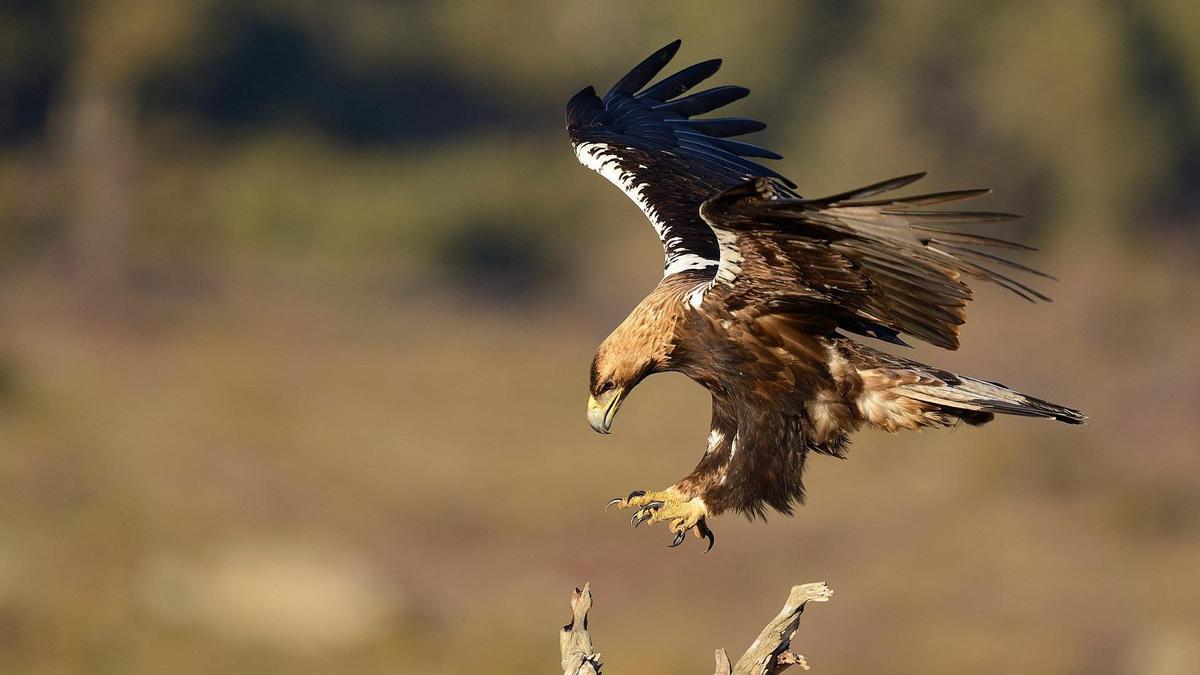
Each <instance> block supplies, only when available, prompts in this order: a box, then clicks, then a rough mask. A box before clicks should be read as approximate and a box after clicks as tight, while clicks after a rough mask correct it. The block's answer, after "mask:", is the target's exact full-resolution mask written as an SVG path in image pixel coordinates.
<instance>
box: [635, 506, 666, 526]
mask: <svg viewBox="0 0 1200 675" xmlns="http://www.w3.org/2000/svg"><path fill="white" fill-rule="evenodd" d="M662 507H663V503H662V502H658V501H654V502H650V503H649V504H646V505H645V506H643V507H642V508H640V509H638V510H637V511H636V512H635V513H634V514H633V518H630V519H629V524H630V525H633V526H634V527H637V526H638V525H641V524H642V523H644V522H646V521H647V520H650V519H651V518H652V517H654V512H655V511H657V510H659V509H661V508H662Z"/></svg>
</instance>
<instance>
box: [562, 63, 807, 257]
mask: <svg viewBox="0 0 1200 675" xmlns="http://www.w3.org/2000/svg"><path fill="white" fill-rule="evenodd" d="M679 45H680V41H679V40H676V41H675V42H672V43H671V44H669V45H667V46H666V47H663V48H662V49H660V50H658V51H657V52H655V53H654V54H651V55H650V57H649V58H647V59H646V60H645V61H642V62H641V63H640V64H638V65H637V66H636V67H635V68H634V69H633V70H631V71H629V73H628V74H626V75H625V76H624V77H622V78H621V79H620V80H619V81H618V82H617V83H616V84H615V85H613V88H612V89H610V90H609V91H608V93H607V94H605V95H604V98H600V97H599V96H597V95H596V92H595V90H594V89H593V88H592V87H588V88H586V89H584V90H583V91H581V92H579V93H578V94H576V95H575V96H574V97H572V98H571V100H570V102H569V103H567V132H568V134H569V135H570V137H571V144H572V146H574V148H575V154H576V156H578V157H579V161H580V162H581V163H582V164H583V165H584V166H586V167H588V168H590V169H593V170H595V171H597V172H599V173H600V174H601V175H602V176H604V177H605V178H607V179H608V180H610V181H612V183H613V184H615V185H616V186H617V187H619V188H621V190H622V191H624V192H625V194H626V195H628V196H629V198H630V199H632V200H633V201H634V202H635V203H636V204H637V205H638V206H639V207H640V208H641V209H642V211H643V212H644V213H645V214H646V217H647V218H649V219H650V222H651V224H652V225H653V226H654V229H655V231H656V232H657V233H658V237H659V239H660V240H661V241H662V244H663V250H664V253H665V254H666V263H665V270H664V272H663V276H664V277H666V276H669V275H672V274H676V273H679V272H683V271H687V270H704V271H706V272H707V273H708V274H709V275H711V274H712V273H714V272H715V271H716V267H717V263H718V260H719V258H720V252H719V250H718V247H717V240H716V237H715V236H714V234H713V232H712V230H710V229H709V227H708V226H707V225H705V224H704V221H703V220H702V219H701V218H700V215H699V208H700V204H701V203H702V202H703V201H704V200H705V199H708V198H709V197H712V196H713V195H715V194H717V193H719V192H720V191H721V190H724V189H726V188H728V187H731V186H734V185H737V184H739V183H741V182H743V181H745V180H747V179H749V178H754V177H756V176H771V177H774V178H776V179H777V180H780V181H782V184H781V185H787V186H789V187H788V188H786V189H790V187H794V186H793V185H792V183H791V182H790V181H788V180H787V179H786V178H784V177H782V176H780V175H779V174H777V173H775V172H774V171H772V170H770V169H768V168H766V167H764V166H761V165H759V164H756V163H755V162H753V161H750V160H749V159H746V158H747V157H762V158H768V159H779V158H780V155H777V154H775V153H773V152H771V151H769V150H764V149H762V148H760V147H757V146H754V145H750V144H749V143H743V142H741V141H735V140H729V139H730V137H732V136H740V135H742V134H747V133H750V132H753V131H759V130H761V129H764V128H765V127H766V125H764V124H763V123H761V122H757V121H755V120H750V119H744V118H740V117H727V118H710V119H692V118H693V117H695V116H697V115H702V114H704V113H707V112H711V111H713V110H716V109H717V108H720V107H722V106H724V105H727V104H729V103H731V102H733V101H736V100H738V99H740V98H742V97H744V96H746V95H747V94H749V93H750V90H749V89H746V88H744V87H733V86H725V87H716V88H714V89H706V90H704V91H701V92H698V93H695V94H691V95H688V96H684V94H685V93H686V92H688V91H689V90H691V89H692V88H693V87H695V86H696V85H698V84H700V83H701V82H703V81H704V80H706V79H708V78H709V77H711V76H712V75H713V73H716V72H717V69H718V68H720V67H721V62H720V60H717V59H713V60H711V61H704V62H703V63H697V64H696V65H694V66H690V67H688V68H684V69H683V70H681V71H679V72H677V73H675V74H674V75H671V76H669V77H666V78H663V79H662V80H660V81H659V82H657V83H656V84H653V85H651V86H646V85H648V84H649V83H650V80H652V79H654V77H655V76H656V75H657V74H658V73H659V71H661V70H662V69H663V68H664V67H665V66H666V65H667V63H668V62H669V61H670V60H671V58H672V57H673V56H675V52H677V51H678V50H679Z"/></svg>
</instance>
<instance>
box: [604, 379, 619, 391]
mask: <svg viewBox="0 0 1200 675" xmlns="http://www.w3.org/2000/svg"><path fill="white" fill-rule="evenodd" d="M616 386H617V384H616V383H615V382H613V381H612V380H605V381H604V384H602V385H600V393H601V394H603V393H604V392H606V391H610V390H612V389H614V388H616Z"/></svg>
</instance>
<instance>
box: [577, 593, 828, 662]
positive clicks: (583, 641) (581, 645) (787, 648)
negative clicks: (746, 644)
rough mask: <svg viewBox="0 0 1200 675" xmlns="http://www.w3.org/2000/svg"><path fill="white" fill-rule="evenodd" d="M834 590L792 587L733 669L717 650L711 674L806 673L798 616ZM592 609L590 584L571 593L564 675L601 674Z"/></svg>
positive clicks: (724, 654) (822, 600)
mask: <svg viewBox="0 0 1200 675" xmlns="http://www.w3.org/2000/svg"><path fill="white" fill-rule="evenodd" d="M831 595H833V591H831V590H830V589H829V587H828V586H826V585H825V584H824V583H823V582H820V583H815V584H804V585H803V586H794V587H792V592H791V593H790V594H789V595H788V599H787V602H786V603H784V605H783V609H782V610H780V611H779V614H778V615H776V617H775V618H774V619H772V620H771V622H770V623H768V624H767V626H766V628H763V630H762V632H761V633H759V634H758V638H757V639H756V640H754V643H753V644H751V645H750V648H749V649H747V650H746V653H745V654H742V657H741V658H740V659H738V660H737V663H736V664H734V665H733V666H730V664H729V655H728V654H726V653H725V650H724V649H718V650H717V651H716V661H717V665H716V670H715V671H714V675H775V673H779V672H781V671H783V670H785V669H787V668H788V667H790V666H799V667H800V668H802V669H803V670H808V662H807V661H806V660H805V659H804V657H803V656H801V655H799V654H797V653H795V652H793V651H792V639H793V638H794V637H795V636H796V628H797V626H799V624H800V615H801V614H802V613H803V612H804V607H805V606H806V605H807V604H808V603H810V602H825V601H826V600H829V596H831ZM591 609H592V588H591V584H584V585H583V590H580V589H578V588H576V589H575V592H574V593H572V594H571V622H570V623H568V624H567V625H565V626H563V628H562V632H561V633H559V638H558V643H559V651H560V652H561V654H562V669H563V675H600V666H601V664H600V654H599V653H597V652H595V651H594V650H593V647H592V637H591V635H589V634H588V626H587V621H588V612H589V611H590V610H591Z"/></svg>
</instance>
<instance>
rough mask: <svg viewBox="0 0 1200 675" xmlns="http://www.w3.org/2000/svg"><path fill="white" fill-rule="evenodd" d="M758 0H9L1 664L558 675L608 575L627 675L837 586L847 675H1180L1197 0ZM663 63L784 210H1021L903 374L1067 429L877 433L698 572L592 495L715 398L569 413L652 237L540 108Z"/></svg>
mask: <svg viewBox="0 0 1200 675" xmlns="http://www.w3.org/2000/svg"><path fill="white" fill-rule="evenodd" d="M743 5H744V6H734V5H732V4H716V3H713V4H705V5H698V4H696V3H685V2H658V3H639V2H633V1H632V0H630V1H626V2H616V3H558V2H547V1H537V2H526V3H494V2H481V1H479V0H463V1H460V2H403V3H400V2H385V1H384V0H349V1H348V2H342V3H328V2H315V1H310V0H293V1H291V2H282V1H279V0H245V1H242V2H233V1H231V0H187V1H181V0H154V1H151V0H108V1H105V2H98V1H78V2H65V1H32V0H10V1H9V2H7V3H4V4H3V5H0V280H2V281H3V283H2V284H0V316H3V317H4V321H5V331H4V333H3V334H0V490H2V491H3V493H4V494H5V495H7V497H6V499H5V500H3V503H0V671H3V672H14V673H16V672H21V673H25V672H28V673H65V672H97V673H107V672H113V673H118V672H172V673H190V672H195V673H201V672H203V673H208V672H216V671H219V672H224V673H230V674H234V673H274V672H281V673H282V672H287V673H289V674H290V675H296V674H302V673H324V672H361V673H385V672H386V673H392V672H397V670H399V671H400V672H425V671H439V672H464V671H467V670H475V669H478V666H479V664H480V663H486V664H488V669H489V671H494V672H511V673H528V672H533V671H538V672H549V671H553V669H554V664H555V654H556V651H555V649H556V648H555V646H554V634H555V631H556V626H557V625H559V624H560V623H561V621H562V620H563V619H564V618H565V616H566V612H565V610H566V597H567V592H568V591H569V590H570V588H571V585H572V584H575V583H578V582H581V581H583V580H585V579H591V580H592V581H593V582H594V586H595V589H596V593H597V597H598V598H599V604H598V606H597V608H596V610H595V613H594V620H595V621H597V622H603V623H604V624H605V626H607V627H606V628H605V629H603V631H602V632H603V634H604V636H605V646H606V647H608V648H609V649H611V651H612V653H613V654H615V655H619V656H618V657H616V658H613V659H610V667H611V668H612V669H613V671H614V672H637V671H638V670H643V671H658V672H680V673H682V672H702V669H704V668H711V664H710V663H708V662H707V657H706V656H705V654H706V652H705V648H709V647H716V646H718V645H722V644H724V645H725V646H727V647H729V648H730V649H731V650H732V651H735V652H738V651H740V650H741V648H742V647H743V646H744V645H743V644H741V643H737V642H735V641H736V640H740V639H744V640H748V639H750V638H751V637H752V635H753V633H754V631H755V630H757V628H758V627H759V626H760V624H761V617H762V615H763V613H764V612H770V611H773V610H774V608H775V607H776V605H777V604H778V598H779V596H780V594H781V593H782V592H784V591H785V590H786V589H787V588H788V587H789V586H790V585H792V584H793V583H798V582H803V581H812V580H816V579H826V580H828V581H829V582H830V584H831V585H832V586H834V587H835V588H837V589H838V593H839V600H838V602H837V603H833V604H831V605H830V606H829V607H828V608H826V607H822V616H821V617H820V620H819V621H814V622H812V625H809V626H806V628H805V638H806V640H809V641H810V643H808V644H803V645H799V649H800V651H802V652H803V653H805V654H806V655H808V656H809V658H810V660H811V661H812V662H813V664H814V667H816V668H819V669H821V671H822V672H825V673H837V672H882V671H883V670H885V669H886V670H888V671H890V672H922V673H943V672H944V673H960V672H977V673H987V672H997V673H998V672H1009V671H1011V670H1012V668H1013V667H1014V666H1017V667H1020V668H1022V669H1024V670H1030V671H1033V672H1045V673H1071V672H1082V671H1088V672H1097V673H1133V672H1137V673H1138V674H1139V675H1170V674H1172V673H1185V672H1192V670H1193V665H1194V663H1196V662H1197V660H1200V652H1198V651H1197V647H1196V645H1197V644H1200V621H1198V620H1197V616H1200V613H1197V612H1196V607H1197V606H1198V605H1200V583H1197V578H1196V576H1195V570H1196V569H1198V568H1200V545H1198V544H1197V542H1200V515H1198V514H1200V498H1198V497H1197V495H1198V494H1200V480H1198V479H1197V476H1200V458H1198V457H1197V455H1196V452H1195V438H1196V434H1197V433H1200V424H1198V423H1197V418H1196V415H1195V410H1196V409H1197V407H1198V406H1200V348H1198V347H1197V342H1196V340H1195V335H1196V334H1197V332H1200V275H1198V274H1197V267H1196V261H1197V260H1198V259H1200V241H1198V235H1197V229H1196V227H1195V225H1196V222H1197V219H1198V217H1200V38H1197V30H1196V28H1197V27H1200V5H1197V4H1196V3H1194V2H1189V1H1186V0H1144V1H1142V2H1132V1H1128V2H1126V1H1115V0H1114V1H1112V2H1074V1H1067V2H1055V3H1045V2H1042V3H1034V2H1015V1H1014V2H1002V3H952V2H934V1H932V0H916V1H910V2H884V3H871V2H862V1H858V0H856V1H851V2H833V1H825V0H822V1H815V2H803V3H795V2H782V1H779V2H759V3H743ZM676 37H682V38H683V39H684V46H683V49H682V54H681V56H680V57H679V61H678V63H676V64H675V65H677V66H679V67H682V66H684V65H688V64H690V63H692V62H695V61H698V60H701V59H705V58H710V57H715V56H719V57H722V58H724V59H725V66H724V69H723V70H722V72H721V73H720V74H719V75H718V76H717V77H716V78H714V83H738V84H744V85H746V86H749V87H750V88H751V89H753V90H754V95H752V96H751V97H750V98H749V99H747V100H745V101H743V102H740V103H738V104H736V107H737V113H738V114H746V115H749V116H754V117H758V118H760V119H763V120H764V121H766V122H768V123H769V124H770V125H771V126H770V128H769V129H768V130H767V131H765V132H763V133H762V134H760V136H761V139H760V142H761V143H762V144H763V145H766V146H767V147H771V148H772V149H776V150H778V151H780V152H782V153H783V154H784V155H785V156H786V157H787V159H785V160H783V161H782V162H780V163H779V164H778V167H779V169H780V170H781V171H782V172H783V173H785V174H787V175H789V176H790V177H792V178H794V179H795V180H796V181H797V183H798V184H799V185H800V189H801V191H802V192H803V193H805V194H813V195H815V194H819V193H823V192H834V191H837V190H841V189H844V188H846V187H849V186H852V185H859V184H864V183H866V182H869V181H874V180H878V179H883V178H887V177H890V176H893V175H900V174H902V173H908V172H911V171H916V170H921V169H927V170H930V172H931V173H930V178H929V179H928V182H929V185H928V186H927V187H929V188H930V189H938V188H963V187H975V186H978V185H987V186H991V187H994V188H995V189H996V194H995V195H993V196H990V197H987V198H986V199H987V206H988V207H995V208H999V209H1003V210H1009V211H1017V212H1022V213H1025V214H1027V215H1028V216H1029V217H1028V218H1027V219H1025V220H1023V221H1020V223H1019V224H1018V225H1017V226H1016V227H1015V228H1013V227H1011V226H1006V229H1004V230H1003V231H1000V230H997V232H996V233H998V234H1005V235H1008V236H1016V237H1019V238H1023V239H1026V240H1028V241H1030V242H1032V243H1035V244H1037V245H1039V246H1041V247H1042V248H1043V249H1044V253H1042V254H1039V255H1038V256H1034V258H1035V259H1034V260H1031V261H1030V262H1034V263H1035V264H1036V266H1038V267H1043V268H1047V269H1048V270H1050V271H1052V272H1055V273H1056V274H1057V275H1058V276H1059V277H1060V278H1062V280H1063V281H1062V283H1060V284H1057V285H1056V286H1055V287H1053V288H1050V289H1048V290H1049V291H1050V294H1051V295H1053V296H1054V297H1055V298H1056V300H1057V302H1056V303H1055V304H1054V305H1051V306H1043V307H1026V306H1023V305H1022V304H1021V303H1019V302H1018V301H1016V300H1014V299H1012V298H1008V297H1004V296H1002V295H1001V294H999V293H994V292H991V291H986V290H985V291H983V292H982V293H981V294H980V295H981V300H980V302H979V303H978V305H977V306H975V307H973V312H972V315H971V319H972V321H971V323H970V324H969V325H968V326H967V327H966V333H965V336H964V345H965V346H964V351H963V352H962V353H955V354H941V353H935V352H934V351H933V350H922V351H920V352H919V353H918V357H920V358H925V359H927V360H932V361H935V362H936V363H939V364H943V365H946V366H947V367H951V368H955V369H958V370H962V371H966V372H971V373H973V374H976V375H981V376H986V377H989V378H994V379H1000V380H1001V381H1005V382H1007V383H1009V384H1012V385H1014V386H1017V387H1019V388H1022V389H1027V390H1030V391H1031V392H1032V393H1036V394H1039V395H1044V396H1046V397H1048V398H1051V399H1053V400H1061V401H1062V402H1064V403H1067V404H1071V405H1077V406H1080V407H1082V408H1084V409H1085V410H1086V411H1087V412H1089V413H1090V414H1091V415H1092V416H1093V420H1094V421H1093V423H1092V425H1090V426H1089V427H1087V428H1084V429H1083V430H1074V429H1064V428H1058V427H1053V426H1050V425H1036V424H1032V423H1028V422H1023V421H1012V420H1003V421H1000V422H998V423H996V424H994V425H991V426H989V427H988V428H987V429H984V430H978V431H976V430H963V431H958V432H954V433H946V434H925V435H921V436H915V435H908V436H902V437H898V438H885V437H882V436H879V435H864V436H862V437H861V438H859V440H858V442H857V444H856V446H855V448H856V449H855V452H854V456H853V458H852V459H851V461H849V462H847V463H845V464H841V463H836V462H831V461H816V462H813V466H812V471H811V475H812V477H811V478H810V480H809V482H810V486H811V490H810V491H811V493H812V495H813V497H812V500H813V503H812V504H810V505H809V506H807V507H806V508H805V509H803V510H802V511H801V512H800V514H799V515H798V516H797V517H796V518H794V519H773V520H772V522H771V524H770V525H769V526H768V527H765V528H764V527H763V526H761V525H759V526H754V527H751V526H748V525H746V524H744V523H741V522H738V521H736V520H734V519H733V518H722V519H720V520H719V521H718V522H717V523H715V527H716V529H717V532H718V536H719V537H720V538H721V542H720V543H719V544H718V547H717V550H716V551H715V552H714V555H713V556H709V557H708V558H706V559H698V558H695V556H693V555H691V554H690V553H689V552H688V551H686V550H685V551H682V552H681V551H667V550H666V549H665V544H666V541H659V540H657V539H654V536H653V533H651V534H646V533H644V532H642V531H640V530H639V531H638V532H636V533H634V532H631V531H628V530H627V528H625V527H624V526H623V525H622V523H621V519H620V518H619V517H613V516H612V514H608V516H605V515H604V514H602V513H600V512H599V509H598V505H600V504H602V503H603V502H604V501H606V499H607V498H608V497H610V496H612V495H613V494H617V493H624V492H627V491H628V490H629V489H632V488H638V487H641V488H646V487H650V488H652V487H657V486H660V485H665V484H668V483H669V482H670V481H672V480H674V479H675V478H677V477H678V475H680V473H681V472H682V471H683V470H684V469H685V467H687V466H690V462H692V461H694V458H695V455H696V454H697V451H698V449H699V448H700V447H701V445H700V444H701V443H702V439H703V436H704V433H705V432H706V429H707V415H708V413H707V402H706V399H705V397H704V395H703V393H702V392H700V391H698V390H697V389H696V388H695V387H694V386H691V385H689V384H688V383H686V382H683V381H682V378H679V379H672V378H669V377H664V378H661V381H660V379H659V378H655V380H653V381H651V382H648V383H646V384H645V385H643V388H640V389H639V392H638V394H637V396H636V397H635V400H634V401H631V402H630V404H629V405H628V406H627V409H626V412H625V413H623V417H624V419H622V425H623V428H622V429H620V433H619V434H618V435H617V436H615V437H614V438H613V439H606V440H607V442H605V441H603V440H601V439H599V438H593V437H592V436H591V435H589V434H588V432H587V430H586V427H585V426H584V424H583V414H582V413H583V405H582V403H583V402H582V400H577V399H580V398H581V397H582V396H583V389H584V385H585V383H586V366H587V363H588V361H589V359H590V357H591V350H592V349H593V348H594V345H595V344H596V342H598V340H599V339H601V338H602V337H603V335H604V334H605V332H606V331H607V330H608V329H609V328H610V327H611V326H612V325H613V324H614V323H615V322H616V321H617V320H619V319H620V317H621V316H622V314H623V312H624V311H625V310H626V309H627V308H628V307H629V306H630V305H632V304H633V303H634V302H636V300H637V299H638V298H639V297H640V294H641V293H643V292H645V290H646V289H648V288H649V287H650V285H652V284H653V283H654V281H655V280H656V277H657V275H658V270H659V269H660V256H661V253H660V251H659V249H658V246H657V243H656V242H655V241H654V238H653V234H652V232H651V231H650V229H649V228H648V227H645V226H644V224H643V222H642V220H643V219H642V217H641V215H640V214H638V213H637V212H636V210H635V209H634V207H633V206H632V205H630V204H629V203H628V200H626V199H624V198H623V197H621V196H620V195H619V194H618V193H617V192H616V191H615V190H613V189H612V188H611V186H608V185H606V184H605V183H604V182H603V181H601V180H600V179H599V178H597V177H595V176H593V175H590V174H588V173H587V172H586V171H585V170H584V169H582V168H581V167H579V166H577V164H576V163H575V159H574V157H573V156H572V154H571V152H570V150H569V147H568V145H567V142H566V138H565V134H564V132H563V130H562V124H563V123H562V104H563V103H564V102H565V101H566V99H567V98H568V97H569V96H570V95H571V94H572V93H574V92H575V91H577V90H578V89H580V88H582V87H583V86H585V85H587V84H594V85H596V86H597V87H600V88H604V87H607V86H608V85H609V84H611V82H612V81H613V80H615V78H616V77H618V76H619V75H621V74H622V73H624V72H625V70H626V69H627V68H628V67H630V66H631V65H632V64H634V63H635V62H636V61H638V60H639V59H640V58H642V57H643V56H644V55H646V54H648V53H649V52H650V51H651V50H653V49H655V48H657V47H659V46H661V45H662V44H665V43H666V42H668V41H669V40H671V39H674V38H676ZM659 534H661V533H659ZM901 580H902V581H901ZM485 590H486V591H487V592H489V593H490V594H491V595H490V597H489V598H488V601H489V604H488V606H478V605H477V604H475V603H476V602H477V600H478V595H477V594H478V593H479V592H481V591H485ZM662 638H669V639H667V640H663V639H662ZM681 659H682V660H681ZM688 659H695V660H694V661H690V660H688Z"/></svg>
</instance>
